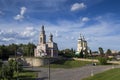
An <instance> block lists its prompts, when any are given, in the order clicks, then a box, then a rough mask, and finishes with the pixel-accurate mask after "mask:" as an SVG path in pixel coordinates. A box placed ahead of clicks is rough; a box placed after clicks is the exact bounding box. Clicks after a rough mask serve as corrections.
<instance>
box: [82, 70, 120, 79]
mask: <svg viewBox="0 0 120 80" xmlns="http://www.w3.org/2000/svg"><path fill="white" fill-rule="evenodd" d="M82 80H120V68H116V69H111V70H108V71H105V72H102V73H98V74H95V75H94V76H93V77H88V78H84V79H82Z"/></svg>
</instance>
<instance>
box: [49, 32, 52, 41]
mask: <svg viewBox="0 0 120 80" xmlns="http://www.w3.org/2000/svg"><path fill="white" fill-rule="evenodd" d="M49 42H53V35H52V33H50V36H49Z"/></svg>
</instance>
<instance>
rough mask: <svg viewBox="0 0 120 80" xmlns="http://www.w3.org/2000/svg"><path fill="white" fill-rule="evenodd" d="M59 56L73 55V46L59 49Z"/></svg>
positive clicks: (70, 56) (69, 56)
mask: <svg viewBox="0 0 120 80" xmlns="http://www.w3.org/2000/svg"><path fill="white" fill-rule="evenodd" d="M59 56H63V57H67V58H72V57H75V50H73V48H71V49H65V50H61V51H59Z"/></svg>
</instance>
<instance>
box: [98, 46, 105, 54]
mask: <svg viewBox="0 0 120 80" xmlns="http://www.w3.org/2000/svg"><path fill="white" fill-rule="evenodd" d="M99 52H100V54H101V55H102V56H103V55H104V50H103V48H102V47H99Z"/></svg>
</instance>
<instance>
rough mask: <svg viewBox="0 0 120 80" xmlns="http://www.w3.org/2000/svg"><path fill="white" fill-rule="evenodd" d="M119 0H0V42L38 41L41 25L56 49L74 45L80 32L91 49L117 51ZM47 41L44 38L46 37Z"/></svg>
mask: <svg viewBox="0 0 120 80" xmlns="http://www.w3.org/2000/svg"><path fill="white" fill-rule="evenodd" d="M119 3H120V0H0V44H1V45H2V44H6V45H8V44H11V43H16V44H20V43H23V44H27V43H28V42H32V43H34V44H36V45H37V44H38V38H39V34H40V30H41V26H42V25H44V26H45V31H46V36H47V37H49V34H50V33H52V34H53V40H54V42H56V43H57V44H58V48H59V49H66V48H74V49H77V40H78V38H79V36H80V34H82V35H83V36H84V37H85V39H86V40H87V42H88V47H90V49H91V50H93V51H94V50H98V47H102V48H103V49H105V50H107V49H111V50H119V51H120V5H119ZM47 41H48V39H47Z"/></svg>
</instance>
